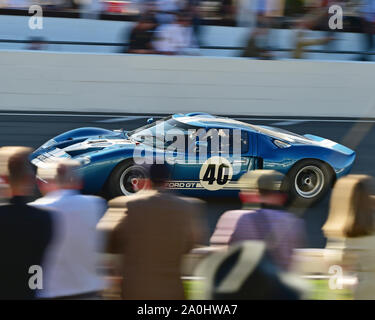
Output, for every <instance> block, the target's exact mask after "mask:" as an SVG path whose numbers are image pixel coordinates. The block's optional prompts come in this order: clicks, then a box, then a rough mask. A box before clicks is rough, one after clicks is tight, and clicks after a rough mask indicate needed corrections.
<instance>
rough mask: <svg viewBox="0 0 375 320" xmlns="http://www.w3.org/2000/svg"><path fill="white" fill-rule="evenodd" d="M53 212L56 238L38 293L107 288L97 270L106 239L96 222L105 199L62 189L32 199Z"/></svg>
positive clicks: (50, 294)
mask: <svg viewBox="0 0 375 320" xmlns="http://www.w3.org/2000/svg"><path fill="white" fill-rule="evenodd" d="M30 205H33V206H35V207H39V208H44V209H47V210H49V211H51V212H52V214H53V218H54V229H53V231H54V233H53V234H54V236H53V241H52V243H51V245H50V246H49V248H48V249H47V252H46V258H45V263H44V264H43V266H42V267H43V289H42V290H40V291H39V297H42V298H53V297H63V296H71V295H77V294H84V293H90V292H95V291H100V290H102V289H104V286H105V283H104V280H103V279H102V277H100V276H99V275H98V274H97V270H96V268H97V263H98V257H99V254H98V252H100V251H98V250H101V249H102V248H101V246H102V245H103V241H102V240H103V239H101V238H100V236H99V234H98V232H97V231H96V224H97V223H98V221H99V220H100V218H101V217H102V216H103V214H104V213H105V211H106V208H107V206H106V202H105V200H104V199H101V198H99V197H94V196H86V195H82V194H80V193H79V192H77V191H74V190H59V191H54V192H51V193H49V194H47V195H46V196H45V197H43V198H40V199H38V200H36V201H34V202H32V203H30Z"/></svg>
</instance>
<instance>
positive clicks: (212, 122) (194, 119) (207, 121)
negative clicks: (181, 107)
mask: <svg viewBox="0 0 375 320" xmlns="http://www.w3.org/2000/svg"><path fill="white" fill-rule="evenodd" d="M173 118H174V119H175V120H177V121H180V122H182V123H186V124H189V125H192V126H197V127H215V128H217V127H220V128H238V129H245V130H249V131H256V127H255V126H253V125H251V124H248V123H245V122H241V121H238V120H234V119H230V118H224V117H216V116H212V115H208V114H207V115H205V114H201V115H194V116H187V115H184V114H175V115H174V116H173Z"/></svg>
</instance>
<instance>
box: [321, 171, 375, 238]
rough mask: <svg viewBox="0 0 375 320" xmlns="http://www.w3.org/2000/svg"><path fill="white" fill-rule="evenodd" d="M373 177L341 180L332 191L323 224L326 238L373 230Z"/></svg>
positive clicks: (366, 233) (358, 235) (360, 234)
mask: <svg viewBox="0 0 375 320" xmlns="http://www.w3.org/2000/svg"><path fill="white" fill-rule="evenodd" d="M374 191H375V190H374V180H373V178H371V177H369V176H365V175H349V176H346V177H344V178H341V179H339V180H338V181H337V182H336V184H335V186H334V188H333V192H332V196H331V201H330V209H329V215H328V219H327V221H326V223H325V224H324V226H323V231H324V234H325V235H326V237H327V238H342V237H343V238H346V237H349V238H351V237H361V236H366V235H370V234H372V233H373V232H374V218H373V212H374V208H373V199H372V197H371V195H372V194H374Z"/></svg>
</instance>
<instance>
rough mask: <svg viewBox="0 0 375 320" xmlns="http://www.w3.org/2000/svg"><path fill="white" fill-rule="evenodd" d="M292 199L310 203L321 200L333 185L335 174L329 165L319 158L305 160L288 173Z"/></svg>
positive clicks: (304, 203)
mask: <svg viewBox="0 0 375 320" xmlns="http://www.w3.org/2000/svg"><path fill="white" fill-rule="evenodd" d="M288 178H289V183H290V193H291V200H292V203H294V204H299V205H300V204H301V205H310V204H314V203H316V202H317V201H318V200H320V199H321V198H322V197H323V196H324V195H325V194H326V192H327V191H328V190H329V189H330V187H331V186H332V179H333V174H332V171H331V170H330V168H329V167H328V165H326V164H324V163H323V162H320V161H318V160H303V161H301V162H299V163H297V164H296V165H295V166H294V167H293V168H292V169H291V170H290V171H289V173H288Z"/></svg>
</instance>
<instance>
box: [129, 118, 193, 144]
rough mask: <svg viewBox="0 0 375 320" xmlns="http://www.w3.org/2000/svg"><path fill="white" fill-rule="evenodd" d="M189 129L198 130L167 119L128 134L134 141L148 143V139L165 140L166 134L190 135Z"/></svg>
mask: <svg viewBox="0 0 375 320" xmlns="http://www.w3.org/2000/svg"><path fill="white" fill-rule="evenodd" d="M189 129H197V127H195V126H192V125H189V124H186V123H182V122H180V121H176V120H175V119H173V118H172V117H167V118H164V119H162V120H159V121H156V122H154V123H151V124H147V125H145V126H143V127H140V128H138V129H136V130H133V131H130V132H128V137H129V138H130V139H132V140H135V141H138V142H143V143H147V141H148V139H145V138H147V137H150V136H152V137H154V138H156V139H158V137H160V140H164V133H167V132H169V133H171V134H172V133H177V132H178V133H181V134H183V135H188V133H189V132H188V130H189Z"/></svg>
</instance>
